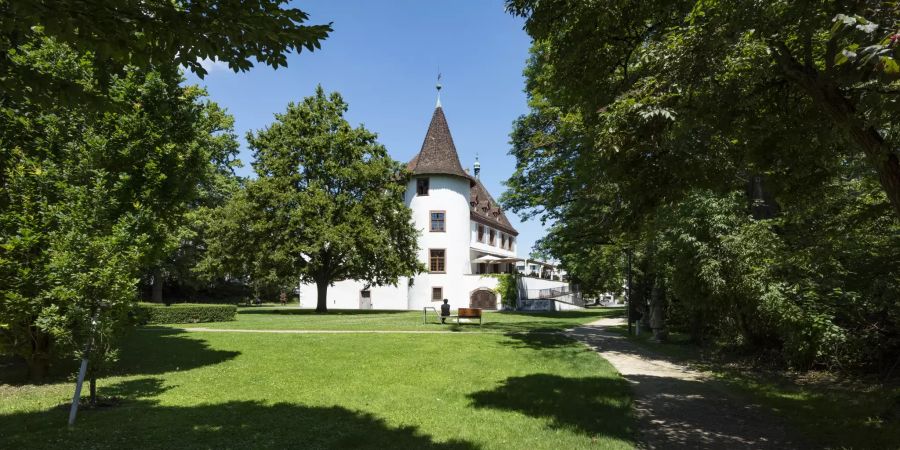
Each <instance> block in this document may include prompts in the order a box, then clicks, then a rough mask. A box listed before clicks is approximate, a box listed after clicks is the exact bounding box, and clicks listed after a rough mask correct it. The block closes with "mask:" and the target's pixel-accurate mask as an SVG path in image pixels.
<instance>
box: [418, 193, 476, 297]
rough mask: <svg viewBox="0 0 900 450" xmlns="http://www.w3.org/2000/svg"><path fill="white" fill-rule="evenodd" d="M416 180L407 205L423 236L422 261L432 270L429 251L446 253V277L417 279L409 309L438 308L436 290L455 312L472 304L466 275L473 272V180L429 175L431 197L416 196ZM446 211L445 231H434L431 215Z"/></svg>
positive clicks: (436, 275)
mask: <svg viewBox="0 0 900 450" xmlns="http://www.w3.org/2000/svg"><path fill="white" fill-rule="evenodd" d="M417 178H421V177H414V178H413V179H412V180H411V181H410V182H409V184H408V185H407V187H406V204H407V205H409V207H410V208H411V209H412V213H413V222H414V224H415V228H416V229H417V230H419V232H420V233H421V234H420V235H419V260H420V261H423V262H424V263H425V266H426V267H428V266H429V264H430V261H429V250H430V249H444V251H445V260H444V264H445V273H430V272H425V273H421V274H419V275H416V276H415V277H413V282H412V286H410V287H409V296H408V300H407V309H421V308H422V307H424V306H434V305H436V304H439V303H438V302H432V301H431V293H432V288H433V287H440V288H443V293H444V298H446V299H448V300H449V301H450V304H451V306H452V307H453V308H454V309H455V308H458V307H460V306H462V307H466V306H468V304H469V297H468V292H467V291H466V286H465V284H463V283H462V282H461V280H462V277H463V276H464V275H467V274H470V273H471V272H472V268H471V264H469V222H470V220H469V208H470V206H469V192H470V186H469V180H467V179H465V178H462V177H456V176H452V175H429V176H428V179H429V183H428V184H429V189H428V195H416V179H417ZM432 211H444V213H445V216H444V217H445V220H446V225H445V231H444V232H432V231H431V212H432Z"/></svg>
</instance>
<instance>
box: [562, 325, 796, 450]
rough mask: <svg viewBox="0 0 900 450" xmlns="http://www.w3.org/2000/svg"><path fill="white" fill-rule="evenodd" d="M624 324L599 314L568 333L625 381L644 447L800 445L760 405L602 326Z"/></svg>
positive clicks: (780, 447) (700, 373)
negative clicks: (598, 316)
mask: <svg viewBox="0 0 900 450" xmlns="http://www.w3.org/2000/svg"><path fill="white" fill-rule="evenodd" d="M624 323H625V322H624V319H601V320H598V321H596V322H593V323H590V324H588V325H585V326H582V327H578V328H575V329H573V330H571V331H569V332H568V334H569V335H570V336H572V337H574V338H576V339H578V340H580V341H582V342H584V343H586V344H587V345H589V346H590V347H591V348H593V349H594V350H596V351H597V352H598V353H600V355H601V356H603V357H604V358H606V360H608V361H609V362H610V363H612V365H613V366H615V368H616V369H617V370H618V371H619V372H620V373H621V374H622V376H624V377H625V379H627V380H628V381H629V382H630V383H631V385H632V388H633V389H634V393H635V410H636V413H637V418H638V430H639V432H638V436H639V440H640V441H641V443H642V445H643V447H644V448H649V449H672V448H679V449H681V448H685V449H686V448H690V449H791V448H802V446H801V445H799V443H798V441H797V440H796V439H792V437H789V433H788V431H787V430H786V429H785V427H784V426H783V424H782V423H781V422H780V421H779V420H778V418H776V417H773V416H772V414H771V413H769V412H768V411H766V410H764V409H763V408H762V407H760V406H758V405H754V404H752V403H750V402H748V401H747V400H746V399H743V398H740V397H739V396H737V395H735V394H734V393H731V392H729V391H728V390H727V389H726V388H725V387H724V386H722V384H721V383H720V382H718V381H716V380H714V379H712V378H711V377H709V376H708V375H706V374H704V373H702V372H697V371H694V370H691V369H688V368H687V367H685V366H682V365H679V364H674V363H672V362H670V361H666V360H665V359H664V358H663V357H661V356H659V355H656V354H654V353H653V352H651V351H648V350H647V349H645V348H642V347H640V346H638V345H636V344H634V343H633V342H630V341H628V340H627V339H626V338H625V337H624V336H622V335H620V334H617V333H613V332H611V331H606V330H604V327H605V326H610V325H620V324H624Z"/></svg>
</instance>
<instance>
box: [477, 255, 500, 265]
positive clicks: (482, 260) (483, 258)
mask: <svg viewBox="0 0 900 450" xmlns="http://www.w3.org/2000/svg"><path fill="white" fill-rule="evenodd" d="M501 259H502V258H498V257H496V256H491V255H484V256H479V257H478V258H475V259H473V260H472V262H477V263H493V262H500V260H501Z"/></svg>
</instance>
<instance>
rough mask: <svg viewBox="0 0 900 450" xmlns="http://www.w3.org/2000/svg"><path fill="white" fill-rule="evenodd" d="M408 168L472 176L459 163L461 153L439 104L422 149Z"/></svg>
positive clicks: (432, 172)
mask: <svg viewBox="0 0 900 450" xmlns="http://www.w3.org/2000/svg"><path fill="white" fill-rule="evenodd" d="M407 168H408V169H409V170H410V171H411V172H412V173H414V174H416V175H420V174H445V175H457V176H460V177H463V178H466V179H471V177H470V176H469V175H468V174H467V173H466V172H465V171H464V170H463V168H462V165H461V164H460V163H459V155H458V154H457V153H456V146H455V145H453V136H451V135H450V127H449V126H447V118H446V117H444V109H443V108H441V107H440V106H438V107H437V108H435V109H434V114H433V115H432V116H431V124H430V125H428V132H427V133H425V142H423V143H422V149H421V150H419V154H418V155H416V156H415V157H414V158H413V159H412V161H410V162H409V164H407Z"/></svg>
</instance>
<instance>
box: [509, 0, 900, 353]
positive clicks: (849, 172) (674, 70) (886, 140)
mask: <svg viewBox="0 0 900 450" xmlns="http://www.w3.org/2000/svg"><path fill="white" fill-rule="evenodd" d="M508 6H509V8H510V9H511V10H512V11H513V12H514V13H516V14H521V15H523V16H525V17H526V30H527V31H528V33H529V34H530V35H531V36H532V37H533V39H534V43H533V47H532V57H531V59H530V60H529V62H528V66H527V67H526V70H525V74H526V78H527V82H528V85H527V86H528V94H529V102H530V107H531V111H530V112H529V113H528V114H527V115H525V116H523V117H521V118H520V119H519V120H518V121H517V122H516V123H515V126H514V130H513V134H512V151H511V153H512V154H513V155H514V156H515V157H516V159H517V166H516V171H515V173H514V174H513V176H512V177H511V178H510V180H509V186H510V190H509V191H508V192H507V194H506V195H505V196H504V198H503V201H504V203H505V204H506V205H507V207H509V208H510V209H512V210H515V211H517V212H519V213H520V214H523V215H525V216H537V217H540V218H542V219H544V220H546V221H552V222H553V223H554V225H553V226H552V227H551V228H550V234H549V235H548V237H547V238H545V239H544V240H543V241H542V245H543V247H544V248H545V249H547V250H548V251H550V253H552V254H553V255H554V256H557V257H559V258H560V259H561V260H562V261H563V264H564V265H566V266H567V268H569V269H570V270H571V271H572V275H573V276H575V277H577V278H581V279H587V278H591V277H603V278H606V277H608V276H616V275H615V274H617V273H621V272H620V270H621V269H620V268H618V267H621V264H622V261H621V259H618V258H615V257H614V255H615V254H616V252H618V251H622V250H625V249H630V250H631V251H632V252H633V254H634V273H635V277H634V278H635V280H634V281H635V283H634V285H635V286H634V289H633V294H634V295H633V298H632V300H633V301H634V302H635V303H638V304H643V305H648V306H649V305H650V304H654V303H655V304H657V305H658V304H659V303H665V304H666V305H667V308H668V310H669V313H670V316H671V318H672V319H673V324H674V325H676V326H677V327H680V328H681V329H682V330H683V331H688V332H690V333H692V334H693V335H694V336H695V338H697V339H698V340H705V338H706V337H709V336H714V337H715V338H717V340H719V341H720V342H727V343H730V344H735V345H745V346H747V347H749V348H753V349H756V350H763V351H765V352H768V354H773V353H777V354H778V355H781V356H782V357H784V359H785V360H786V361H787V362H789V363H791V364H794V365H796V366H798V367H803V368H807V367H810V366H812V365H820V366H823V365H824V366H832V367H855V368H859V367H868V368H872V367H878V366H879V365H881V367H884V366H885V365H887V366H888V367H889V366H890V365H891V364H893V363H894V361H895V359H896V356H895V355H896V351H897V350H896V349H898V348H900V332H898V330H900V320H898V319H900V308H898V305H897V303H896V301H893V300H890V299H895V298H896V295H898V292H900V284H898V282H897V280H900V278H898V273H900V260H898V259H897V255H898V254H900V240H898V236H900V234H898V227H900V222H898V221H897V215H898V212H900V209H898V203H897V200H898V195H897V194H898V192H900V191H898V190H897V185H896V183H895V181H893V180H895V177H896V174H898V173H900V172H897V171H896V168H897V166H896V164H897V149H898V137H900V135H898V128H897V123H896V120H895V119H894V117H895V116H897V113H898V109H897V108H898V103H897V102H896V96H897V95H898V92H900V91H898V88H900V85H898V79H897V76H898V74H897V66H896V56H897V45H898V44H897V40H898V39H897V27H898V24H897V18H898V10H897V5H896V3H890V2H887V3H885V2H865V1H864V2H851V3H847V2H837V1H835V2H831V1H825V2H793V1H771V2H751V1H729V2H725V1H716V0H695V1H688V0H684V1H667V2H639V1H633V0H618V1H610V2H600V1H584V2H568V1H563V0H559V1H557V0H513V1H510V2H508ZM798 70H799V71H800V72H802V73H800V72H798ZM615 266H618V267H615ZM591 281H592V283H593V284H594V285H602V282H603V281H604V280H591ZM773 351H774V352H773Z"/></svg>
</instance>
